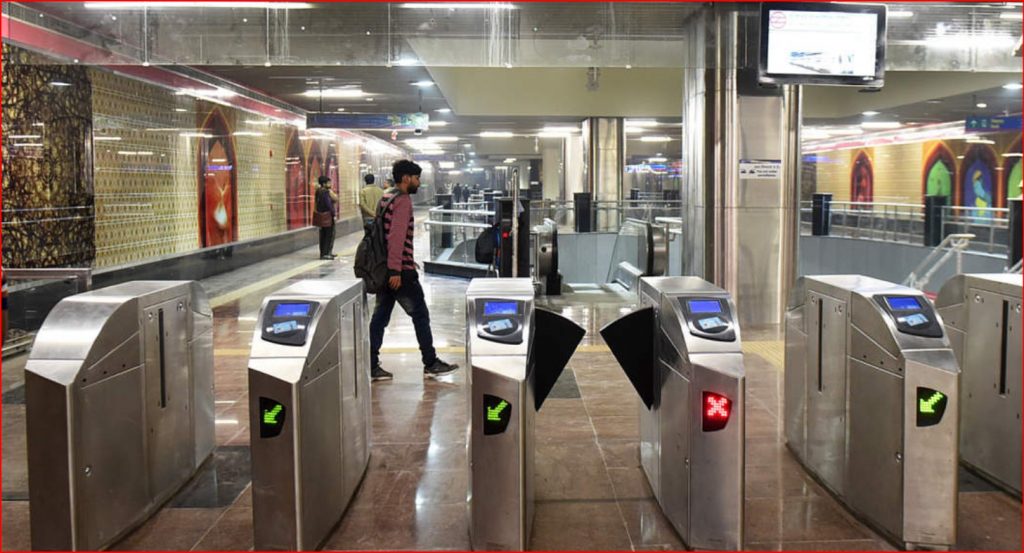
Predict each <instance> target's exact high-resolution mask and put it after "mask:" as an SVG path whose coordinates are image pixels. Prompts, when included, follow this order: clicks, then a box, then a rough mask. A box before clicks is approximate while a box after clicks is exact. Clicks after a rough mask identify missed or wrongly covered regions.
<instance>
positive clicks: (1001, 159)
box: [813, 132, 1021, 206]
mask: <svg viewBox="0 0 1024 553" xmlns="http://www.w3.org/2000/svg"><path fill="white" fill-rule="evenodd" d="M1020 136H1021V135H1020V133H1014V132H1010V133H991V134H985V135H983V136H979V137H978V139H979V140H982V141H984V142H985V143H984V144H981V145H975V144H971V143H968V142H967V141H966V140H962V139H958V140H944V141H937V140H931V141H926V142H914V143H908V144H892V145H884V146H874V147H868V148H854V149H846V150H834V151H830V152H817V153H815V154H813V158H814V160H815V161H814V163H813V166H814V168H813V171H814V182H815V190H816V191H817V192H824V193H830V194H832V199H833V200H835V201H849V200H850V195H851V189H850V188H851V187H850V181H851V170H852V167H853V163H854V159H855V158H856V156H857V155H858V154H859V153H860V152H864V153H865V154H866V155H867V157H868V158H869V159H870V160H871V165H872V169H873V184H874V198H873V200H874V201H875V202H881V203H910V204H923V203H924V189H925V184H924V183H925V179H926V177H927V175H926V169H927V168H926V167H925V164H926V163H928V161H929V156H930V155H931V154H932V153H933V151H934V149H935V147H936V146H938V145H942V146H943V147H944V148H946V149H948V150H949V152H951V154H952V156H953V157H955V160H956V161H955V163H956V167H954V168H953V169H954V171H955V175H954V180H956V179H958V178H962V176H963V175H962V172H963V171H964V170H965V167H963V164H964V158H965V155H967V154H968V153H969V151H970V150H971V149H972V148H979V147H980V148H984V149H985V150H990V152H991V156H990V157H992V158H994V159H995V160H996V167H993V172H994V179H995V181H996V183H997V187H998V190H996V194H995V203H996V205H998V206H1004V205H1005V199H1006V193H1007V192H1006V189H1007V185H1008V182H1007V181H1008V180H1010V178H1011V177H1010V173H1012V168H1013V160H1018V159H1020V153H1021V152H1020ZM987 142H991V144H988V143H987ZM1004 172H1005V173H1007V174H1006V175H1004V174H1003V173H1004ZM1019 175H1020V172H1019V170H1018V172H1017V173H1016V176H1015V178H1018V179H1019ZM1018 182H1019V181H1018ZM961 189H962V183H960V184H959V185H956V184H954V186H953V194H952V196H953V197H952V198H950V202H951V203H953V204H956V205H959V204H961V203H962V201H961V198H960V196H961V194H960V192H961ZM1014 189H1015V190H1019V185H1016V187H1015V188H1014Z"/></svg>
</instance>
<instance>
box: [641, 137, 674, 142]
mask: <svg viewBox="0 0 1024 553" xmlns="http://www.w3.org/2000/svg"><path fill="white" fill-rule="evenodd" d="M670 140H672V137H671V136H641V137H640V142H668V141H670Z"/></svg>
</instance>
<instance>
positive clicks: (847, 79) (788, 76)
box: [757, 2, 888, 88]
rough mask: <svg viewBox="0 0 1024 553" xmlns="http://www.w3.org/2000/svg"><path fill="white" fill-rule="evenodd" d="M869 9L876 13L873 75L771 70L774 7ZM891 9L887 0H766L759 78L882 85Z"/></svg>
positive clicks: (776, 81)
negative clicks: (867, 0)
mask: <svg viewBox="0 0 1024 553" xmlns="http://www.w3.org/2000/svg"><path fill="white" fill-rule="evenodd" d="M776 10H783V11H796V12H801V11H802V12H833V13H835V12H841V13H870V14H874V15H876V16H877V17H876V20H877V34H876V37H875V74H874V76H873V77H865V76H852V75H823V76H818V75H799V74H794V73H769V72H768V26H769V13H770V12H771V11H776ZM887 19H888V10H887V8H886V6H885V5H884V4H838V3H811V2H807V3H804V2H764V3H762V4H761V19H760V24H759V26H760V41H759V42H760V49H759V51H758V57H757V79H758V82H760V83H762V84H818V85H835V86H860V87H870V88H880V87H881V86H882V85H883V84H885V46H886V35H885V33H886V28H887Z"/></svg>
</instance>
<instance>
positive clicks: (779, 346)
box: [743, 340, 786, 371]
mask: <svg viewBox="0 0 1024 553" xmlns="http://www.w3.org/2000/svg"><path fill="white" fill-rule="evenodd" d="M751 353H754V354H757V355H760V356H761V357H763V358H764V360H765V361H768V362H769V363H771V364H772V366H773V367H775V368H776V369H778V370H780V371H781V370H782V368H783V367H784V366H785V362H784V359H785V355H786V344H785V342H783V341H781V340H765V341H761V342H757V341H752V342H743V354H744V355H749V354H751Z"/></svg>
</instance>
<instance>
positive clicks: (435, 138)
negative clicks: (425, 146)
mask: <svg viewBox="0 0 1024 553" xmlns="http://www.w3.org/2000/svg"><path fill="white" fill-rule="evenodd" d="M427 140H429V141H431V142H458V141H459V137H457V136H428V137H427Z"/></svg>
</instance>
